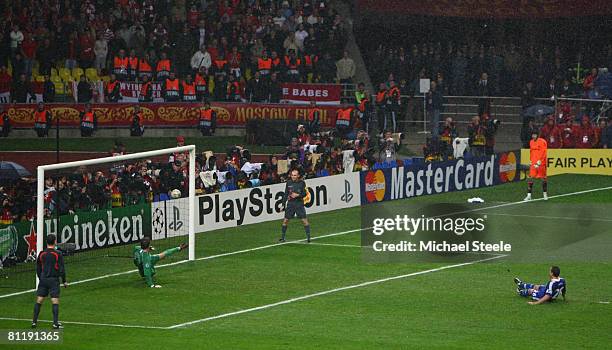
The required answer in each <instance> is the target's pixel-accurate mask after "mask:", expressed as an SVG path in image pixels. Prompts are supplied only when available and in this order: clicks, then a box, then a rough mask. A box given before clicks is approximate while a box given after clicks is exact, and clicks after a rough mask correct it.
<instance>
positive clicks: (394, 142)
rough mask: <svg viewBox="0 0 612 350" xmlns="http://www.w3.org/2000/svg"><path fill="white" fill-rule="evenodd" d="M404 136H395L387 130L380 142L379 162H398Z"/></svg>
mask: <svg viewBox="0 0 612 350" xmlns="http://www.w3.org/2000/svg"><path fill="white" fill-rule="evenodd" d="M402 138H403V134H401V133H400V134H396V135H395V137H394V134H393V133H392V132H391V131H390V130H387V131H385V132H384V134H383V135H382V137H381V138H380V140H379V141H378V149H379V151H378V161H379V162H381V163H386V164H389V163H394V162H395V161H396V160H397V152H398V151H399V149H400V147H401V139H402Z"/></svg>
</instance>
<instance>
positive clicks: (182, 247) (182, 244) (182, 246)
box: [179, 243, 189, 250]
mask: <svg viewBox="0 0 612 350" xmlns="http://www.w3.org/2000/svg"><path fill="white" fill-rule="evenodd" d="M188 246H189V245H188V244H185V243H181V245H180V246H179V249H180V250H183V249H185V248H187V247H188Z"/></svg>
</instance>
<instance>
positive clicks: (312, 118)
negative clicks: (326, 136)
mask: <svg viewBox="0 0 612 350" xmlns="http://www.w3.org/2000/svg"><path fill="white" fill-rule="evenodd" d="M320 129H321V109H320V108H319V107H317V102H316V101H315V100H312V101H310V108H309V109H308V133H309V134H315V133H318V132H319V130H320Z"/></svg>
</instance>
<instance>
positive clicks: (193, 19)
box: [187, 4, 200, 30]
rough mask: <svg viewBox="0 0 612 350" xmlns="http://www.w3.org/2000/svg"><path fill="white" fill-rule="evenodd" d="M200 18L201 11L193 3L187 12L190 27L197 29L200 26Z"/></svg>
mask: <svg viewBox="0 0 612 350" xmlns="http://www.w3.org/2000/svg"><path fill="white" fill-rule="evenodd" d="M199 19H200V11H198V8H197V7H196V5H195V4H192V5H191V8H190V9H189V12H187V24H189V28H190V29H192V30H193V29H195V28H196V27H197V26H198V20H199Z"/></svg>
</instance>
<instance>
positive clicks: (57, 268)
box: [32, 234, 68, 329]
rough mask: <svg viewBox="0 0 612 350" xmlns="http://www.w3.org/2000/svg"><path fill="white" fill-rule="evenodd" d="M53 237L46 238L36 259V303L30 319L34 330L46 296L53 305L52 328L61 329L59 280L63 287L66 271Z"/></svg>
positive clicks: (65, 285)
mask: <svg viewBox="0 0 612 350" xmlns="http://www.w3.org/2000/svg"><path fill="white" fill-rule="evenodd" d="M55 243H56V238H55V235H53V234H50V235H48V236H47V249H45V250H43V251H42V252H40V254H38V258H37V259H36V274H37V275H38V290H37V291H36V303H35V304H34V317H32V328H36V323H37V322H38V314H40V307H41V306H42V303H43V301H45V298H46V297H47V296H49V295H50V296H51V303H52V304H53V328H54V329H59V328H63V326H62V324H61V323H60V322H59V321H58V318H59V296H60V278H61V279H62V283H63V284H64V287H68V283H67V282H66V270H65V269H64V258H63V256H62V253H61V252H60V251H58V250H56V249H55Z"/></svg>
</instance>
